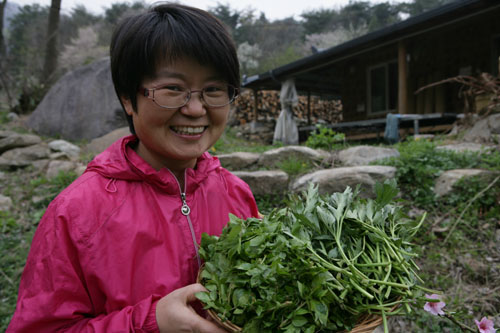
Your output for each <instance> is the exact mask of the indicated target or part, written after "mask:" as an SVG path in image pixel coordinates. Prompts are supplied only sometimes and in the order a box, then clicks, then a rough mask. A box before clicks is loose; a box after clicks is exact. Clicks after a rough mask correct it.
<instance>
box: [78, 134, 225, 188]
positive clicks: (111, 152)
mask: <svg viewBox="0 0 500 333" xmlns="http://www.w3.org/2000/svg"><path fill="white" fill-rule="evenodd" d="M137 141H138V138H137V137H136V136H135V135H129V136H126V137H123V138H121V139H119V140H117V141H116V142H114V143H113V144H112V145H111V146H109V147H108V148H107V149H106V150H105V151H104V152H102V153H100V154H99V155H97V156H96V157H95V158H94V159H93V160H92V161H91V162H90V163H89V164H88V165H87V169H86V172H89V171H93V172H97V173H99V174H100V175H102V176H103V177H106V178H110V179H115V180H127V181H145V182H147V183H151V184H154V185H155V186H158V187H160V188H162V189H163V190H165V191H167V192H169V193H177V194H178V193H179V189H180V188H179V182H178V181H177V179H176V178H175V176H174V174H173V173H172V172H171V171H170V170H169V169H167V168H163V169H161V170H158V171H157V170H155V169H154V168H153V167H152V166H151V165H149V164H148V163H147V162H146V161H144V160H143V159H142V157H140V156H139V155H138V154H137V153H136V152H135V151H134V149H133V148H132V144H133V143H135V142H137ZM220 168H221V165H220V162H219V159H218V158H217V157H213V156H211V155H210V154H209V153H208V152H205V153H203V154H202V155H201V156H200V157H199V158H198V160H197V162H196V166H195V168H194V169H192V168H188V169H186V171H185V178H186V181H185V183H186V188H185V192H192V191H194V190H195V189H196V188H197V187H198V185H199V184H200V183H201V182H202V181H203V180H204V179H205V178H207V177H208V175H209V174H210V173H211V172H214V171H217V170H219V169H220ZM181 191H182V189H181Z"/></svg>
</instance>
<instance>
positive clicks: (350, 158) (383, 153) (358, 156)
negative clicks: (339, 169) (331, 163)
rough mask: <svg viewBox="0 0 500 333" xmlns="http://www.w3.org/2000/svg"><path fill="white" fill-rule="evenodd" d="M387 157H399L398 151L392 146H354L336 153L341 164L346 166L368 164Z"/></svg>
mask: <svg viewBox="0 0 500 333" xmlns="http://www.w3.org/2000/svg"><path fill="white" fill-rule="evenodd" d="M389 157H399V151H398V150H397V149H394V148H383V147H374V146H356V147H351V148H347V149H343V150H341V151H339V153H338V159H339V160H340V162H341V164H342V165H346V166H351V165H353V166H354V165H368V164H370V163H372V162H375V161H379V160H382V159H384V158H389Z"/></svg>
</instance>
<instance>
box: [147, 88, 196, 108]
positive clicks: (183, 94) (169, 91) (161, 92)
mask: <svg viewBox="0 0 500 333" xmlns="http://www.w3.org/2000/svg"><path fill="white" fill-rule="evenodd" d="M188 95H189V90H187V89H186V88H184V87H181V86H177V85H170V86H165V87H161V88H159V89H156V90H155V92H154V99H155V102H156V103H157V104H158V105H160V106H163V107H166V108H178V107H181V106H183V105H184V104H186V101H187V98H188Z"/></svg>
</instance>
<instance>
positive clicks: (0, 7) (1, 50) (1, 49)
mask: <svg viewBox="0 0 500 333" xmlns="http://www.w3.org/2000/svg"><path fill="white" fill-rule="evenodd" d="M6 6H7V0H3V1H2V3H0V56H2V57H3V56H5V43H4V40H3V14H4V11H5V7H6Z"/></svg>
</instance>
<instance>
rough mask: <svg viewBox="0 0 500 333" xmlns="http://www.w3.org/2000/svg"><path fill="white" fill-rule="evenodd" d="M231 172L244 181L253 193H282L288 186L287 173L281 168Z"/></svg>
mask: <svg viewBox="0 0 500 333" xmlns="http://www.w3.org/2000/svg"><path fill="white" fill-rule="evenodd" d="M233 174H234V175H236V176H237V177H239V178H241V179H242V180H243V181H244V182H246V183H247V184H248V186H250V189H251V190H252V193H253V194H254V195H265V194H273V193H278V194H282V193H283V192H284V191H286V190H287V188H288V174H287V173H286V172H284V171H281V170H267V171H235V172H233Z"/></svg>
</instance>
